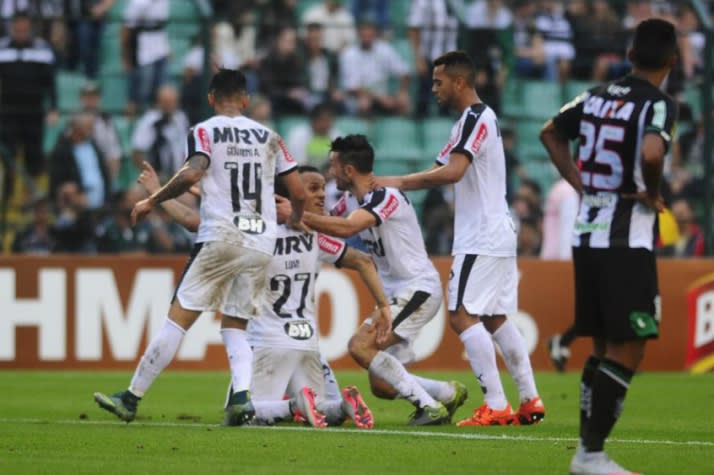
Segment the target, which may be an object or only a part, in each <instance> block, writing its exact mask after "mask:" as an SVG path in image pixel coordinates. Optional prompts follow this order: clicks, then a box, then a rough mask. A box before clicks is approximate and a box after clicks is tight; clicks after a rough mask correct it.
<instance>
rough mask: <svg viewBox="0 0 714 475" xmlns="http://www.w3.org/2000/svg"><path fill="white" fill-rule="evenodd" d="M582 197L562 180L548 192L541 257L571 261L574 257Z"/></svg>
mask: <svg viewBox="0 0 714 475" xmlns="http://www.w3.org/2000/svg"><path fill="white" fill-rule="evenodd" d="M579 206H580V196H579V195H578V192H577V191H575V189H574V188H573V187H572V186H570V183H568V182H567V181H565V180H564V179H562V178H561V179H560V180H558V181H557V182H555V184H554V185H553V187H552V188H551V189H550V192H548V196H547V197H546V200H545V217H544V218H543V246H542V248H541V253H540V257H541V258H542V259H551V260H569V259H570V258H571V257H572V255H573V247H572V237H573V226H574V225H575V218H576V217H577V215H578V208H579Z"/></svg>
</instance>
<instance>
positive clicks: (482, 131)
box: [471, 122, 488, 153]
mask: <svg viewBox="0 0 714 475" xmlns="http://www.w3.org/2000/svg"><path fill="white" fill-rule="evenodd" d="M487 137H488V128H487V127H486V124H484V123H483V122H481V125H480V126H479V128H478V132H476V137H475V138H474V141H473V144H471V150H473V152H474V153H478V152H479V150H481V145H482V144H483V142H484V141H485V140H486V138H487Z"/></svg>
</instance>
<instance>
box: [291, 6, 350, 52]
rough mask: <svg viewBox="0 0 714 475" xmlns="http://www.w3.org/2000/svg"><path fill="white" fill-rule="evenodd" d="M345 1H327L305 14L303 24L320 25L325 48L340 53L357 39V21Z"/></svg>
mask: <svg viewBox="0 0 714 475" xmlns="http://www.w3.org/2000/svg"><path fill="white" fill-rule="evenodd" d="M344 3H345V2H344V0H326V1H324V2H322V3H320V4H318V5H315V6H313V7H312V8H310V9H309V10H307V11H306V12H305V14H304V15H303V17H302V24H303V25H309V24H311V23H318V24H320V25H322V27H323V29H324V43H323V45H324V47H325V48H327V49H328V50H330V51H331V52H333V53H339V52H340V51H342V50H343V49H344V48H346V47H347V46H350V45H352V44H353V43H354V42H355V41H356V39H357V33H356V32H355V19H354V17H353V16H352V13H350V11H349V9H347V8H346V7H345V5H344Z"/></svg>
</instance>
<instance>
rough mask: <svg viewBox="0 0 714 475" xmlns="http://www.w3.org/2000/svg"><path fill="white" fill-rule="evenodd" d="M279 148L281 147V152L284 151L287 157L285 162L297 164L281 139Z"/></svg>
mask: <svg viewBox="0 0 714 475" xmlns="http://www.w3.org/2000/svg"><path fill="white" fill-rule="evenodd" d="M278 147H280V150H282V152H283V155H285V160H286V161H287V162H288V163H295V159H294V158H293V156H292V155H290V152H289V151H288V147H287V146H286V145H285V142H283V139H281V138H279V139H278Z"/></svg>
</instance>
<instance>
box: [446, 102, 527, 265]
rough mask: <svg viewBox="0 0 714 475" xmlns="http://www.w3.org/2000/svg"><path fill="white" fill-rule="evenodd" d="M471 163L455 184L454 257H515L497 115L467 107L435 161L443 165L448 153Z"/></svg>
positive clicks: (480, 107)
mask: <svg viewBox="0 0 714 475" xmlns="http://www.w3.org/2000/svg"><path fill="white" fill-rule="evenodd" d="M455 152H458V153H461V154H464V155H466V156H467V157H468V158H469V160H471V164H470V165H469V167H468V168H467V169H466V173H465V174H464V176H463V178H461V180H459V181H458V182H457V183H456V184H455V185H454V194H455V198H454V208H455V210H454V247H453V250H452V254H454V255H456V254H477V255H484V256H497V257H510V256H515V255H516V228H515V226H514V225H513V220H512V219H511V215H510V212H509V210H508V203H507V202H506V157H505V155H504V153H503V142H502V140H501V132H500V130H499V128H498V121H497V120H496V114H495V113H494V112H493V110H491V108H489V107H488V106H486V105H485V104H483V103H480V104H474V105H472V106H470V107H468V108H467V109H466V110H465V111H464V113H463V114H462V115H461V118H460V119H459V121H458V122H457V123H456V124H455V125H454V127H453V129H452V130H451V136H450V138H449V142H448V143H447V144H446V146H445V147H444V148H443V149H442V150H441V152H440V153H439V155H438V157H437V158H436V161H437V163H439V164H441V165H446V164H447V163H448V162H449V157H450V155H451V154H452V153H455Z"/></svg>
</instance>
